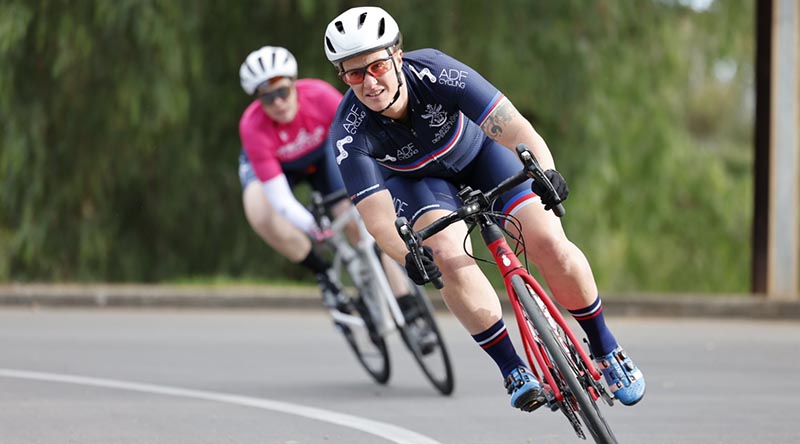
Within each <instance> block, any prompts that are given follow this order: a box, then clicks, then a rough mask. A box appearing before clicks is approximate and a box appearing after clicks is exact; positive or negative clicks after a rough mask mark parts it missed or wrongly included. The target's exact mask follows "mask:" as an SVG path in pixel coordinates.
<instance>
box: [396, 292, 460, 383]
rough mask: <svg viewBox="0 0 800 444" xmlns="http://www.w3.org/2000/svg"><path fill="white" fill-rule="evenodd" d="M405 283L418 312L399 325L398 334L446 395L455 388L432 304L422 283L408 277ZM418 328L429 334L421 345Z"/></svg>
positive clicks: (431, 380) (429, 376)
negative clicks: (415, 316)
mask: <svg viewBox="0 0 800 444" xmlns="http://www.w3.org/2000/svg"><path fill="white" fill-rule="evenodd" d="M408 285H409V288H410V290H411V293H412V296H413V297H414V298H416V300H417V306H418V308H419V310H420V314H419V316H417V318H416V319H414V320H413V321H411V322H410V323H409V322H408V321H407V323H406V324H405V325H403V327H401V328H400V335H401V337H402V338H403V342H404V343H405V345H406V347H407V348H408V350H409V351H410V352H411V355H412V356H414V360H415V361H416V362H417V364H418V365H419V367H420V369H422V373H423V374H425V377H426V378H427V379H428V381H430V383H431V384H432V385H433V386H434V387H435V388H436V390H438V391H439V393H441V394H442V395H445V396H447V395H450V394H452V393H453V389H454V388H455V381H454V378H453V368H452V365H451V363H450V354H449V352H448V351H447V346H446V345H445V343H444V338H443V336H442V333H441V330H439V325H438V324H437V323H436V318H435V317H434V310H433V305H432V304H431V301H430V298H428V295H427V293H426V292H425V289H424V288H423V287H420V286H418V285H416V284H415V283H414V282H413V281H411V279H408ZM419 332H425V333H423V334H425V335H426V336H427V333H428V332H429V334H430V336H429V337H428V341H427V342H426V344H425V345H424V346H423V345H422V344H421V334H420V333H419ZM430 339H433V341H431V340H430Z"/></svg>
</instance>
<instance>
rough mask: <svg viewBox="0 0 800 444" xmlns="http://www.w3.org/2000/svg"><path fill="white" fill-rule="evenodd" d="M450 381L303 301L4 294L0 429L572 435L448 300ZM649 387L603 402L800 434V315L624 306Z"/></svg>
mask: <svg viewBox="0 0 800 444" xmlns="http://www.w3.org/2000/svg"><path fill="white" fill-rule="evenodd" d="M440 322H441V324H442V327H443V328H444V331H445V335H446V338H447V341H448V345H449V346H450V349H451V354H452V357H453V360H454V363H455V365H456V391H455V394H454V395H453V396H451V397H441V396H439V395H438V394H436V392H435V391H434V389H433V388H432V387H430V386H429V385H428V383H427V381H426V380H425V379H424V378H423V376H422V374H421V372H420V371H419V370H418V369H417V368H416V367H415V364H414V362H413V361H412V360H411V358H410V355H409V354H408V353H407V352H406V350H404V349H403V346H402V344H401V342H400V341H399V339H398V338H396V337H394V338H392V341H391V343H390V346H391V348H392V356H393V358H394V362H393V369H394V375H393V377H392V380H391V381H390V383H389V385H388V386H378V385H376V384H374V383H372V382H371V381H370V380H369V379H368V377H367V376H366V374H365V373H364V372H363V371H362V370H361V368H360V367H358V366H357V364H356V362H355V360H354V359H353V357H352V356H351V355H350V354H349V350H348V349H347V348H346V346H345V344H344V341H343V340H342V339H341V338H340V337H338V336H336V334H335V333H334V330H333V327H332V325H331V323H330V321H329V319H328V318H327V315H326V314H324V313H323V312H322V311H321V310H320V311H313V310H303V311H293V310H252V311H245V310H233V311H232V310H219V311H214V310H202V311H191V310H164V309H161V310H144V309H139V310H121V309H80V310H77V309H72V310H57V309H45V310H30V309H12V308H5V309H2V310H0V443H1V444H18V443H86V444H94V443H97V444H101V443H102V444H107V443H119V444H127V443H170V444H175V443H214V444H219V443H270V444H272V443H276V444H330V443H347V444H366V443H370V444H382V443H392V442H394V443H408V444H411V443H421V444H436V443H442V444H445V443H459V444H482V443H487V444H488V443H492V444H495V443H520V444H524V443H575V442H581V441H580V440H578V439H577V437H576V436H575V435H574V433H573V432H572V430H571V429H570V427H569V425H568V424H567V422H566V420H565V419H564V417H563V416H562V415H561V414H560V413H551V412H548V411H538V412H535V413H533V414H525V413H522V412H517V411H514V410H512V409H511V408H510V407H509V406H508V405H507V403H508V396H507V395H506V394H505V391H504V389H503V387H502V383H501V381H500V377H499V373H498V372H497V370H496V368H495V367H494V364H492V363H491V362H490V360H489V359H488V357H486V356H485V355H484V354H483V352H482V351H480V350H479V349H478V348H477V347H476V346H475V345H474V344H473V343H472V342H471V339H470V338H469V336H468V335H467V334H466V333H465V332H464V331H463V330H462V329H461V328H460V326H459V325H458V324H457V323H456V322H455V320H454V319H453V318H452V317H450V316H448V315H444V314H443V315H440ZM611 325H612V327H613V328H614V330H615V333H616V335H617V336H618V337H619V338H620V339H621V341H622V342H623V344H624V345H625V346H626V348H627V349H628V351H629V352H630V354H631V355H632V356H633V357H634V358H635V360H636V361H637V363H638V364H639V365H640V367H642V369H643V370H644V372H645V375H646V377H647V380H648V391H647V396H646V397H645V399H644V401H642V403H641V404H639V405H637V406H635V407H624V406H621V405H615V406H614V407H613V408H607V409H605V412H606V417H607V419H608V421H609V423H610V424H611V426H612V428H613V429H614V430H615V431H616V433H617V437H618V438H619V440H620V442H622V443H654V444H657V443H686V444H691V443H704V444H707V443H726V444H732V443H755V442H758V443H797V442H800V424H798V421H797V420H798V418H800V416H799V414H798V412H800V398H799V397H800V380H799V379H798V377H797V376H798V370H797V363H798V361H799V360H798V357H797V354H798V352H800V323H797V322H794V321H789V322H787V321H746V320H720V319H715V320H707V319H696V318H695V319H671V318H635V317H625V318H617V319H612V320H611Z"/></svg>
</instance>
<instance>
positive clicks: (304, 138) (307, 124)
mask: <svg viewBox="0 0 800 444" xmlns="http://www.w3.org/2000/svg"><path fill="white" fill-rule="evenodd" d="M295 85H296V87H297V100H298V109H297V116H295V118H294V119H293V120H292V121H291V122H289V123H285V124H281V123H276V122H275V121H273V120H272V119H270V117H269V116H268V115H267V114H266V113H265V112H264V110H263V109H262V105H261V102H260V101H259V100H255V101H253V103H251V104H250V105H249V106H248V107H247V109H246V110H245V111H244V113H243V114H242V118H241V119H240V120H239V136H240V138H241V142H242V146H243V149H244V151H245V153H246V154H247V158H248V159H249V161H250V163H251V164H252V166H253V169H254V170H255V174H256V176H257V177H258V179H259V180H260V181H262V182H265V181H268V180H269V179H272V178H273V177H275V176H277V175H279V174H282V173H297V174H305V173H310V171H307V169H308V168H309V167H311V166H312V165H313V164H315V163H316V162H317V161H319V160H320V159H321V158H322V157H323V155H324V154H325V152H324V151H325V148H326V147H329V142H328V132H329V130H330V125H331V122H332V121H333V117H334V116H335V114H336V109H337V107H338V106H339V102H340V101H341V99H342V94H341V93H340V92H339V91H338V90H336V88H334V87H333V86H331V85H330V84H328V83H327V82H324V81H322V80H318V79H299V80H297V82H296V83H295Z"/></svg>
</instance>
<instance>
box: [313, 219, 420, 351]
mask: <svg viewBox="0 0 800 444" xmlns="http://www.w3.org/2000/svg"><path fill="white" fill-rule="evenodd" d="M350 222H355V223H356V226H357V227H358V237H359V241H358V244H357V245H355V246H353V245H352V244H351V243H350V241H349V240H348V239H347V236H346V235H345V233H344V230H345V227H346V226H347V225H348V224H349V223H350ZM329 228H330V229H331V230H332V231H333V235H332V236H331V237H330V238H329V239H328V240H327V243H328V244H329V245H330V246H331V247H332V249H333V251H334V258H333V269H334V270H335V272H336V275H337V276H342V274H343V272H344V268H345V267H347V271H348V273H347V274H349V276H350V277H351V279H353V281H354V282H353V284H354V285H355V286H356V288H362V287H363V286H364V285H365V282H369V283H370V285H371V287H372V288H371V290H372V291H370V292H367V295H366V297H369V298H371V299H372V302H373V303H371V304H367V306H368V307H371V308H375V307H377V309H373V312H372V319H373V321H374V322H375V326H376V327H377V329H378V333H379V334H380V335H381V336H386V335H387V334H389V333H391V332H393V331H395V330H397V327H398V326H399V327H402V326H404V325H405V318H404V317H403V313H402V311H401V310H400V306H399V305H398V304H397V299H396V298H395V295H394V292H393V291H392V288H391V286H390V285H389V280H388V279H387V278H386V273H385V271H384V268H383V265H382V264H381V261H380V259H379V258H378V256H377V255H376V254H375V239H374V238H373V237H372V235H371V234H369V231H367V227H366V226H365V225H364V221H363V220H362V219H361V215H359V214H358V210H357V209H356V208H355V206H351V207H350V208H348V210H347V211H346V212H344V213H343V214H341V215H339V216H338V217H336V218H335V219H334V220H332V221H331V222H330V227H329ZM393 265H394V264H393ZM330 312H331V316H333V318H334V319H335V320H336V321H338V322H341V323H343V324H351V325H359V326H362V327H363V324H364V321H363V320H362V319H361V318H360V317H358V316H352V315H348V314H346V313H342V312H340V311H339V310H335V309H331V310H330Z"/></svg>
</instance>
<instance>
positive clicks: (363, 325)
mask: <svg viewBox="0 0 800 444" xmlns="http://www.w3.org/2000/svg"><path fill="white" fill-rule="evenodd" d="M345 198H347V194H346V192H345V191H344V190H343V191H342V192H338V193H333V194H331V195H328V196H322V195H321V194H320V193H318V192H312V195H311V206H310V210H311V213H312V214H313V215H314V217H315V219H316V220H317V224H318V225H319V227H320V228H322V229H323V230H330V231H331V232H332V235H331V236H330V237H327V238H326V239H325V240H324V241H323V242H322V246H323V247H324V249H325V250H327V252H328V254H329V256H330V257H331V263H332V267H331V269H332V272H333V276H332V278H333V280H334V282H336V283H337V284H338V285H339V286H340V288H342V290H343V291H342V293H343V294H344V295H345V298H346V301H344V302H343V304H342V305H343V306H340V307H338V308H337V307H328V309H329V311H330V314H331V316H332V317H333V320H334V324H335V325H336V327H337V329H338V330H339V331H340V332H341V333H342V335H344V337H345V340H346V341H347V344H348V345H349V347H350V349H351V350H352V351H353V353H355V356H356V359H357V360H358V362H359V363H360V364H361V366H362V367H363V368H364V369H365V370H366V371H367V373H369V375H370V376H371V377H372V378H373V379H374V380H375V381H376V382H377V383H379V384H386V383H387V382H388V381H389V378H390V376H391V362H390V358H389V349H388V347H387V338H388V337H389V335H391V334H392V333H394V332H399V333H400V337H401V338H402V340H403V343H404V344H405V345H406V347H407V348H408V350H409V351H410V352H411V354H412V355H413V357H414V360H415V361H416V362H417V364H418V365H419V367H420V368H421V369H422V372H423V373H424V374H425V377H426V378H427V379H428V380H429V381H430V383H431V384H433V386H434V387H435V388H436V390H438V391H439V392H440V393H441V394H443V395H449V394H451V393H452V392H453V388H454V380H453V370H452V367H451V364H450V355H449V353H448V351H447V347H446V345H445V342H444V338H443V336H442V333H441V331H440V330H439V326H438V325H437V323H436V319H435V317H434V308H433V305H432V304H431V301H430V298H429V297H428V295H427V293H426V291H425V289H424V288H423V287H421V286H418V285H416V284H414V282H412V281H411V279H410V278H409V277H408V275H407V274H406V271H405V269H403V268H402V267H401V266H400V265H399V264H398V263H396V262H394V261H392V260H391V259H388V256H385V255H383V254H382V253H381V251H380V249H379V248H378V246H377V244H376V242H375V239H374V238H373V237H372V236H371V235H370V234H369V232H368V231H367V229H366V227H365V225H364V222H363V220H362V219H361V217H360V216H359V214H358V211H357V210H356V208H355V207H354V206H352V205H351V206H349V208H348V209H347V210H346V211H345V212H344V213H343V214H340V215H338V216H335V217H334V216H333V214H332V213H331V207H332V206H333V204H335V203H336V202H339V201H341V200H342V199H345ZM348 226H350V227H352V226H355V227H356V229H357V233H358V234H357V236H355V242H354V241H351V239H350V238H348V235H347V233H346V227H348ZM382 256H383V257H385V258H386V259H385V260H381V257H382ZM386 267H396V268H397V270H398V272H397V273H394V275H396V276H401V277H402V280H403V282H402V283H401V285H402V286H405V287H407V289H408V290H409V293H410V295H411V297H412V299H411V302H413V304H412V309H411V310H410V311H408V310H406V312H405V314H404V310H403V309H401V307H400V305H399V303H398V300H397V298H396V297H395V294H394V291H393V289H392V286H391V285H390V282H389V278H388V277H387V274H386ZM407 316H408V317H407Z"/></svg>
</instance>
